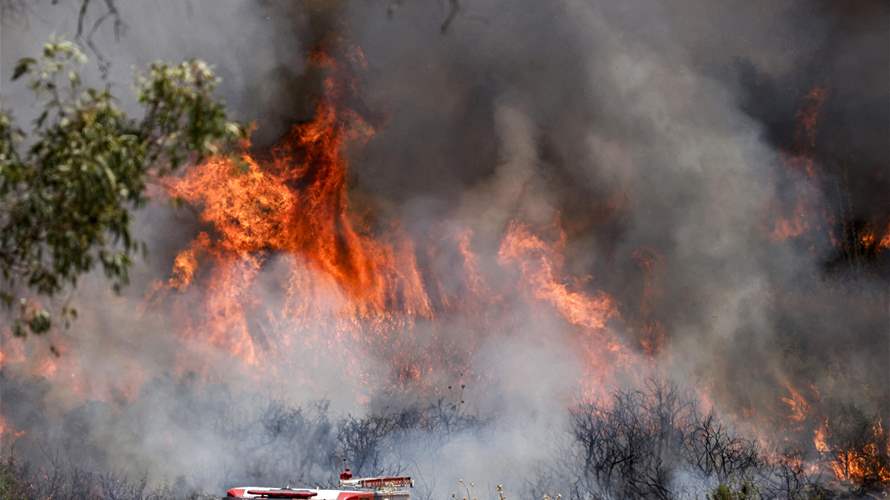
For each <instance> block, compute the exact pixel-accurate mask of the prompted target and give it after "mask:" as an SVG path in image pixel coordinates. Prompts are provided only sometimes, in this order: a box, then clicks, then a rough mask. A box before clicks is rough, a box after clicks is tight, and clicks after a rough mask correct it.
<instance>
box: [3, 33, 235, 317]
mask: <svg viewBox="0 0 890 500" xmlns="http://www.w3.org/2000/svg"><path fill="white" fill-rule="evenodd" d="M85 62H86V57H85V56H84V54H83V53H82V52H81V51H80V49H79V48H78V47H77V45H75V44H74V43H72V42H68V41H64V40H52V41H50V42H49V43H47V44H46V45H44V47H43V53H42V54H41V55H40V57H38V58H24V59H21V60H20V61H19V62H18V64H17V65H16V67H15V70H14V72H13V80H24V81H26V82H27V85H28V87H29V88H30V89H31V90H32V91H33V92H34V94H35V96H36V99H37V102H38V106H39V109H41V110H42V112H41V114H40V115H39V117H38V118H37V120H36V121H35V122H34V124H33V127H32V128H31V130H29V131H28V132H25V131H23V130H22V129H20V128H18V127H17V126H16V125H15V123H14V120H13V118H12V117H11V116H10V115H9V113H7V112H3V111H0V301H2V303H3V304H4V305H5V306H6V307H7V309H9V310H11V311H12V312H13V317H14V318H15V319H14V320H13V322H14V324H13V331H14V333H16V334H17V335H24V334H25V333H26V332H27V331H28V330H30V331H31V332H34V333H42V332H45V331H47V330H49V329H50V328H51V327H52V321H51V317H50V313H49V312H48V311H47V309H46V308H45V307H44V306H41V305H40V302H41V301H52V300H53V299H54V298H55V297H57V296H59V295H60V294H62V293H63V292H65V291H68V290H72V289H74V287H76V285H77V282H78V279H79V278H80V277H81V276H83V275H84V274H85V273H88V272H90V271H91V270H93V269H95V268H101V269H102V270H103V271H104V273H105V276H106V277H107V278H108V280H109V281H110V283H111V286H112V287H113V288H114V289H115V290H116V291H118V290H120V288H121V287H122V286H124V285H126V284H127V282H128V271H129V269H130V266H131V265H132V263H133V258H134V255H137V254H140V253H144V252H145V250H146V247H145V244H144V243H143V242H140V241H138V240H137V239H135V238H134V236H133V234H132V228H131V222H132V219H133V212H134V210H135V209H138V208H139V207H141V206H143V205H144V204H145V203H146V201H147V198H146V187H147V183H148V182H149V181H150V179H151V178H152V177H155V176H158V175H165V174H169V173H171V172H172V171H174V170H175V169H176V168H177V167H179V166H181V165H183V164H184V163H186V162H189V161H194V160H197V159H200V158H201V157H204V156H206V155H211V154H216V153H218V152H219V151H218V148H219V147H223V146H224V145H226V144H228V143H229V142H230V141H232V140H234V139H236V138H238V137H239V136H240V135H241V134H242V129H241V128H239V126H238V125H236V124H235V123H233V122H230V121H228V119H227V117H226V112H225V108H224V107H223V105H222V104H220V103H219V102H218V101H217V100H216V99H214V97H213V92H214V89H215V88H216V86H217V84H218V82H219V80H218V78H217V77H216V76H214V74H213V72H212V70H211V69H210V67H209V66H208V65H207V64H206V63H204V62H202V61H199V60H192V61H187V62H183V63H181V64H177V65H169V64H165V63H160V62H157V63H154V64H152V65H151V66H150V67H149V68H148V69H147V71H145V72H144V73H142V74H140V75H139V76H138V77H137V78H136V82H135V89H136V92H137V97H138V103H139V105H140V107H141V111H142V113H141V117H131V116H128V114H127V113H126V112H124V111H123V110H122V109H121V107H120V106H119V105H118V100H117V99H116V98H115V97H114V96H113V95H112V94H111V93H110V92H109V91H108V90H107V89H105V90H100V89H96V88H91V87H87V86H85V85H84V84H83V83H82V81H81V77H80V73H79V68H80V66H81V65H83V64H84V63H85ZM61 313H62V316H63V318H64V319H65V322H66V323H67V322H68V321H69V320H70V319H71V318H73V317H74V316H75V315H76V313H75V311H73V310H72V309H71V308H68V307H67V306H62V307H61Z"/></svg>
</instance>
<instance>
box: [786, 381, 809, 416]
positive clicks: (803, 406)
mask: <svg viewBox="0 0 890 500" xmlns="http://www.w3.org/2000/svg"><path fill="white" fill-rule="evenodd" d="M785 388H786V389H788V393H789V395H790V397H782V402H784V403H785V404H786V405H787V406H788V410H789V415H788V418H790V419H791V420H792V421H794V422H797V423H801V422H803V421H804V420H806V418H807V414H808V413H809V412H810V404H809V403H807V400H806V399H804V397H803V396H802V395H801V394H800V393H799V392H798V391H796V390H795V389H794V387H791V385H788V384H786V386H785Z"/></svg>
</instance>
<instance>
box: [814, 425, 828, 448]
mask: <svg viewBox="0 0 890 500" xmlns="http://www.w3.org/2000/svg"><path fill="white" fill-rule="evenodd" d="M827 434H828V420H825V421H823V422H822V424H820V425H819V427H817V428H816V430H815V431H814V432H813V446H814V447H815V448H816V451H818V452H819V453H828V443H827V442H826V441H825V438H826V435H827Z"/></svg>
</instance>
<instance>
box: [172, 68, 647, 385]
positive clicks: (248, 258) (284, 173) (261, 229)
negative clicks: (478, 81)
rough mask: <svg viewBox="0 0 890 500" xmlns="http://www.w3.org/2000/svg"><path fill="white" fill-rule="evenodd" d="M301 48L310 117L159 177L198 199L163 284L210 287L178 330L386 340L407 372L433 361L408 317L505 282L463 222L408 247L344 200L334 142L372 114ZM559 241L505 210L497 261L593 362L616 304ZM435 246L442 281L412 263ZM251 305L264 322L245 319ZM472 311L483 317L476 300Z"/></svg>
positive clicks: (443, 308) (494, 297)
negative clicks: (191, 225) (266, 295)
mask: <svg viewBox="0 0 890 500" xmlns="http://www.w3.org/2000/svg"><path fill="white" fill-rule="evenodd" d="M347 59H349V60H352V61H357V62H358V63H359V64H362V63H363V58H362V57H361V53H360V52H359V51H355V50H352V51H349V53H348V54H347ZM310 61H311V62H312V63H314V64H316V65H317V66H318V67H319V68H322V69H324V70H325V71H327V72H328V75H327V78H326V79H325V82H324V94H323V96H322V97H321V98H320V99H319V101H318V103H317V105H316V107H315V113H314V115H313V118H312V119H311V120H310V121H308V122H306V123H301V124H298V125H296V126H294V127H293V129H292V130H291V131H290V133H289V134H287V136H286V137H285V138H284V139H283V140H282V141H281V143H279V144H278V145H277V146H275V147H274V148H272V150H271V152H270V153H269V154H268V155H267V156H264V157H259V156H254V155H251V154H249V153H246V152H245V153H244V154H242V155H241V156H240V157H239V158H230V157H216V158H211V159H210V160H208V161H206V162H204V163H203V164H201V165H198V166H196V167H194V168H191V169H190V170H188V171H187V172H186V173H185V175H183V176H181V177H178V178H173V179H168V180H167V181H166V187H167V191H168V193H169V194H170V196H172V197H175V198H178V199H180V200H183V201H184V202H186V203H188V204H190V205H192V206H194V207H197V208H198V210H199V217H200V220H201V222H202V223H203V224H204V225H205V226H206V229H205V230H204V231H202V232H201V233H200V234H199V235H198V236H197V237H196V238H195V239H194V241H193V242H192V243H191V245H189V246H188V247H187V248H185V249H184V250H182V251H181V252H180V253H179V254H178V255H177V257H176V258H175V260H174V262H173V269H172V273H171V277H170V278H169V280H168V281H167V285H166V289H167V290H168V291H169V292H170V293H174V294H175V293H185V292H187V291H188V290H189V289H190V288H191V287H193V286H196V284H199V286H201V287H202V288H203V289H206V292H204V294H203V298H202V299H201V303H200V304H198V306H197V307H190V306H189V307H187V310H186V311H184V313H183V314H184V315H185V316H186V318H187V320H186V322H187V324H188V326H187V327H186V328H185V329H184V331H183V332H182V333H181V335H182V336H183V338H185V339H188V340H190V341H194V342H205V343H209V344H210V345H213V346H215V347H217V348H218V349H220V350H221V351H223V352H226V353H228V355H229V356H231V357H232V358H234V359H239V360H240V361H241V362H243V363H244V364H245V365H246V366H256V365H257V364H258V362H259V360H260V359H266V358H268V357H269V356H274V355H275V354H274V353H275V352H278V353H282V352H293V351H294V350H306V349H309V348H311V347H313V346H316V347H317V346H325V345H337V344H339V343H350V344H355V345H358V346H362V347H363V348H371V349H377V350H380V349H383V351H385V352H384V355H385V356H386V359H387V360H388V361H389V363H390V364H392V365H393V366H394V370H395V371H396V372H397V373H398V374H399V378H404V379H406V380H408V379H410V380H413V381H415V382H416V381H418V380H420V379H422V378H423V377H424V375H425V374H426V373H430V371H431V367H430V364H431V363H442V362H443V361H442V360H441V359H437V358H436V356H435V355H434V354H433V353H429V352H427V353H426V354H423V355H421V356H420V357H418V356H417V355H410V354H409V353H410V352H413V351H416V350H417V349H411V348H410V346H411V344H410V343H411V342H412V340H411V338H412V329H413V327H414V325H415V323H416V322H418V321H430V320H433V319H435V318H436V317H437V316H438V315H440V314H442V313H445V312H447V311H451V310H455V309H457V308H460V309H461V310H460V311H459V312H460V313H461V314H470V313H471V312H472V311H482V310H484V309H485V308H493V309H496V308H497V307H499V305H500V304H501V303H502V300H503V297H504V295H505V292H500V291H498V290H496V289H494V288H493V287H492V286H491V284H490V283H489V282H488V281H487V279H486V274H485V273H483V272H481V270H480V264H479V256H478V255H477V254H476V253H475V251H474V249H473V244H472V243H473V231H472V230H471V229H469V228H459V229H457V230H456V231H455V232H454V233H453V234H452V237H446V238H441V239H436V238H432V239H431V240H430V241H429V242H428V243H429V244H430V246H431V248H418V247H417V245H416V243H415V242H414V241H413V240H412V239H411V238H410V237H409V236H408V235H407V234H405V233H404V232H403V231H402V230H401V229H400V228H399V224H398V221H396V220H386V221H383V220H376V219H374V218H373V217H369V216H359V214H360V213H364V212H362V211H359V210H356V209H355V208H354V207H353V206H352V203H351V200H350V196H349V187H348V183H347V177H348V176H347V172H348V162H347V160H346V157H345V156H344V148H345V147H346V146H347V145H356V144H357V145H361V144H362V143H363V142H366V141H367V140H368V139H369V138H370V137H371V136H372V135H373V133H374V132H373V127H371V126H370V125H369V124H368V123H366V122H365V121H364V120H363V119H362V117H361V116H359V115H357V114H356V113H354V112H352V111H350V110H349V109H347V108H345V107H344V105H343V102H344V101H346V100H347V99H344V96H345V95H347V94H349V93H350V92H354V84H353V83H351V80H349V78H348V75H346V72H345V71H344V70H343V68H341V67H340V66H339V65H338V64H337V63H336V62H335V61H334V60H333V58H331V57H329V56H328V55H326V54H324V53H322V52H316V53H314V54H313V55H312V57H311V58H310ZM565 245H566V236H565V234H564V233H563V232H562V231H561V230H560V231H559V237H558V239H557V241H556V242H555V243H550V242H547V241H545V240H544V239H542V238H541V237H539V236H538V235H536V234H534V233H533V232H532V231H531V230H530V229H529V228H528V227H527V226H525V225H524V224H522V223H521V222H519V221H514V222H512V223H510V224H509V226H508V227H507V228H506V233H505V235H504V237H503V240H502V242H501V245H500V248H499V252H498V255H497V261H498V263H499V264H500V266H502V267H503V268H504V269H505V270H517V269H518V271H519V272H518V273H517V275H516V277H517V278H518V280H519V283H517V286H515V287H514V290H521V291H522V293H523V294H524V295H522V296H523V297H524V298H525V300H529V301H532V302H535V303H540V304H546V305H547V306H548V307H550V308H552V310H553V311H555V312H556V313H557V314H558V315H559V317H561V318H563V319H564V320H565V321H566V322H567V323H568V324H569V325H572V326H573V327H575V328H577V329H578V331H579V332H581V334H582V335H581V336H580V337H579V342H580V343H581V345H582V351H583V352H584V355H585V356H586V358H585V359H586V360H587V362H588V364H589V365H591V366H596V370H597V371H598V373H600V374H602V373H605V371H607V369H608V367H609V366H611V365H612V364H614V363H613V362H612V360H614V359H618V358H620V357H621V356H624V355H625V354H626V353H625V347H624V346H623V344H622V343H621V342H620V341H619V339H618V338H617V337H616V336H615V334H613V333H611V332H608V331H607V329H606V325H607V322H608V321H609V320H610V319H613V318H617V317H618V312H617V311H618V310H617V306H616V304H615V303H614V301H613V299H612V298H611V297H610V296H609V295H608V294H606V293H605V292H594V293H587V292H586V291H583V289H582V286H580V284H579V282H578V280H575V282H574V283H571V284H570V283H568V282H567V281H566V278H565V277H564V276H563V270H562V268H563V264H564V262H563V260H564V257H563V252H564V250H565ZM443 253H445V254H448V255H453V256H454V257H453V258H454V259H457V261H458V262H460V263H461V264H462V266H461V267H462V270H463V276H460V277H458V278H457V279H455V277H454V276H448V280H447V281H448V283H449V286H447V287H443V285H442V280H440V279H439V277H438V276H436V269H429V270H425V271H422V270H421V266H420V265H419V263H418V259H419V256H420V255H424V256H427V259H428V260H430V259H432V260H435V259H434V256H436V255H441V254H443ZM268 266H278V267H276V269H277V271H276V273H275V279H277V280H278V282H277V283H274V284H273V285H272V286H274V287H277V288H276V289H280V290H281V291H282V292H283V294H282V295H283V296H284V299H283V301H282V303H281V304H279V305H276V306H269V305H268V304H265V303H264V302H263V300H262V299H261V298H258V295H259V294H260V293H261V290H260V288H261V287H263V286H269V284H268V283H260V277H261V276H262V270H263V269H265V268H267V267H268ZM447 272H449V273H453V268H449V269H448V270H447ZM455 281H458V282H459V283H460V284H459V285H457V287H458V288H455V285H454V284H453V283H454V282H455ZM258 316H259V317H261V318H263V319H262V321H263V322H264V323H263V326H262V329H261V330H258V328H257V327H256V325H252V324H251V321H252V318H256V317H258ZM479 316H480V317H479V318H477V319H478V320H479V322H484V321H485V314H481V315H479ZM258 333H259V335H258ZM653 335H654V334H653ZM433 342H434V343H435V342H436V339H433ZM446 343H447V342H446ZM415 347H416V346H415ZM424 351H427V350H426V349H425V350H424ZM378 354H379V353H378ZM440 358H442V357H440ZM190 362H191V363H192V366H190V369H194V366H193V364H194V360H190ZM343 363H344V364H345V365H346V366H347V371H349V372H350V374H351V375H352V376H354V377H356V378H359V379H366V378H367V377H368V376H369V375H368V374H367V373H360V369H359V368H358V365H359V363H358V362H357V361H356V360H355V359H346V360H343Z"/></svg>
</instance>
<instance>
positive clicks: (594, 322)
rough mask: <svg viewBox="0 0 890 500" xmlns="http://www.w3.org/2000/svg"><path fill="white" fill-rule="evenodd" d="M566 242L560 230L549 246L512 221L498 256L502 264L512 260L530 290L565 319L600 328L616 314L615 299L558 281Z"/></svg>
mask: <svg viewBox="0 0 890 500" xmlns="http://www.w3.org/2000/svg"><path fill="white" fill-rule="evenodd" d="M565 243H566V238H565V233H564V232H562V231H560V237H559V240H558V241H557V243H556V244H555V245H553V246H550V245H548V244H547V243H545V242H544V241H543V240H542V239H541V238H539V237H538V236H536V235H534V234H532V233H531V232H530V231H529V230H528V228H526V227H525V226H524V225H523V224H520V223H516V222H514V223H512V224H510V227H509V228H508V229H507V235H506V236H505V237H504V240H503V242H502V243H501V249H500V251H499V252H498V259H499V260H500V262H501V264H502V265H505V264H509V263H515V264H516V265H517V266H518V267H519V269H520V273H521V275H522V277H523V281H524V282H525V283H526V284H527V286H528V287H529V289H530V293H531V294H532V295H533V296H534V297H535V298H536V299H538V300H541V301H544V302H547V303H549V304H550V305H552V306H553V307H554V308H556V310H557V311H559V313H560V314H561V315H562V316H563V318H565V320H566V321H568V322H569V323H571V324H573V325H576V326H579V327H582V328H584V329H586V330H590V331H601V330H602V329H603V328H604V327H605V326H606V322H607V321H608V320H609V319H610V318H611V317H613V316H615V315H616V314H617V308H616V307H615V303H614V302H613V300H612V298H611V297H610V296H609V295H607V294H605V293H597V294H594V295H587V294H584V293H582V292H578V291H574V290H571V289H570V288H569V287H568V286H567V285H566V284H565V283H563V282H561V281H560V279H559V272H560V269H561V267H562V265H563V256H562V251H563V250H564V247H565Z"/></svg>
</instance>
